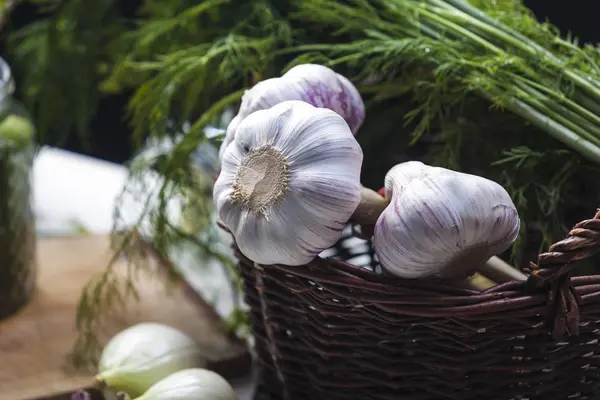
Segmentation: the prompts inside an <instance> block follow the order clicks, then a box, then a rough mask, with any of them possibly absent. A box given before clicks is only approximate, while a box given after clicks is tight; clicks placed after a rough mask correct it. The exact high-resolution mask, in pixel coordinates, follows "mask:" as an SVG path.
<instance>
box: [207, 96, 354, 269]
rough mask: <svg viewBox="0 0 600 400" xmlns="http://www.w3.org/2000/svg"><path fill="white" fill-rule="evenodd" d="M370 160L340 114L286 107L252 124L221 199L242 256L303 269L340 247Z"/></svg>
mask: <svg viewBox="0 0 600 400" xmlns="http://www.w3.org/2000/svg"><path fill="white" fill-rule="evenodd" d="M362 160H363V153H362V150H361V148H360V146H359V144H358V142H357V141H356V139H355V138H354V136H353V135H352V132H351V131H350V128H349V127H348V124H347V123H346V122H345V121H344V119H343V118H342V117H341V116H340V115H339V114H337V113H335V112H333V111H331V110H329V109H326V108H317V107H314V106H312V105H310V104H308V103H306V102H303V101H285V102H282V103H279V104H277V105H275V106H273V107H271V108H269V109H265V110H259V111H256V112H254V113H252V114H251V115H249V116H248V117H246V118H244V120H243V121H242V122H240V124H239V125H238V127H237V133H236V135H235V137H234V139H233V141H232V142H231V144H230V145H229V146H228V147H227V150H226V151H225V152H224V154H223V162H222V165H221V173H220V175H219V178H218V179H217V181H216V183H215V186H214V192H213V198H214V202H215V205H216V211H217V215H218V217H219V218H220V220H221V221H222V222H223V224H224V225H225V226H226V227H227V228H228V229H229V231H230V232H231V233H232V235H233V236H234V238H235V241H236V243H237V246H238V247H239V249H240V250H241V252H242V253H243V254H244V255H245V256H246V257H248V258H250V259H251V260H252V261H254V262H257V263H259V264H284V265H301V264H306V263H308V262H310V261H311V260H312V259H314V258H315V257H316V256H317V255H318V254H319V253H321V252H322V251H323V250H325V249H326V248H328V247H330V246H332V245H333V244H334V243H335V242H336V241H337V240H338V239H339V237H340V235H341V233H342V230H343V229H344V227H345V226H346V223H347V222H348V220H349V219H350V217H351V216H352V214H353V212H354V211H355V210H356V208H357V206H358V204H359V202H360V200H361V185H360V171H361V166H362Z"/></svg>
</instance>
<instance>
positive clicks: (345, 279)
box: [218, 209, 600, 339]
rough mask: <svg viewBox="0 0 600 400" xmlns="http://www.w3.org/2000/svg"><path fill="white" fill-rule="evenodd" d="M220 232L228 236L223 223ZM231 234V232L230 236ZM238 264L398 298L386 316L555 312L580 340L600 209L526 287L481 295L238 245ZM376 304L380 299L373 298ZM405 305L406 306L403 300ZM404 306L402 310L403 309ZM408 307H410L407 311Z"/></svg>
mask: <svg viewBox="0 0 600 400" xmlns="http://www.w3.org/2000/svg"><path fill="white" fill-rule="evenodd" d="M218 224H219V226H221V227H222V228H223V229H224V230H226V231H227V232H229V230H228V229H227V227H226V226H225V225H224V224H223V223H222V222H221V221H218ZM229 233H230V234H231V232H229ZM232 238H233V242H234V244H233V247H234V250H235V253H236V256H237V257H238V258H239V259H242V260H245V262H247V263H251V265H253V266H254V267H255V268H257V269H260V270H264V271H265V272H268V271H273V272H274V273H270V274H268V278H269V279H272V280H277V273H276V272H281V273H284V274H288V275H290V274H291V275H294V276H297V277H300V278H302V279H305V280H307V281H308V282H309V283H310V282H318V284H319V285H322V286H324V285H327V288H328V290H330V291H336V290H337V291H340V295H341V296H345V297H350V298H351V297H352V296H353V294H352V293H349V292H351V291H352V290H356V291H361V292H362V294H361V295H362V297H359V298H357V300H359V301H360V300H361V299H362V300H367V299H368V297H369V296H377V302H378V303H379V307H386V306H385V300H382V297H383V296H390V298H393V299H394V301H393V303H394V305H393V306H390V308H389V309H387V310H386V311H397V312H398V313H402V314H405V315H413V316H422V317H440V318H452V317H458V316H460V317H469V316H475V315H477V316H481V315H483V314H489V315H490V317H492V318H501V317H502V315H503V314H504V313H506V312H510V313H511V315H513V316H514V313H515V312H519V311H520V310H522V311H523V312H524V313H527V312H530V311H531V310H532V309H533V308H534V307H540V306H542V307H543V306H544V305H545V306H546V307H548V309H551V312H549V313H548V314H549V315H550V316H551V318H550V319H552V321H551V322H549V325H550V326H551V329H552V331H553V335H554V337H555V338H557V339H560V338H562V337H563V335H564V334H566V333H568V334H578V324H579V304H581V303H583V302H585V301H586V300H587V299H591V298H596V297H598V296H600V275H589V276H581V277H572V276H571V272H572V270H573V268H574V267H575V265H576V264H577V261H580V260H583V259H585V258H588V257H591V256H592V255H594V254H595V253H597V252H598V251H600V209H599V210H598V211H597V213H596V214H595V216H594V217H593V218H592V219H588V220H584V221H582V222H579V223H578V224H576V225H575V226H574V227H573V229H571V231H570V232H569V234H568V235H567V237H566V238H565V239H563V240H561V241H559V242H557V243H555V244H554V245H552V246H551V247H550V249H549V251H548V252H545V253H542V254H540V255H539V257H538V261H537V263H533V262H532V263H531V265H530V267H529V268H527V269H526V270H525V272H526V273H527V275H528V279H527V280H526V281H515V280H513V281H509V282H506V283H500V284H498V285H496V286H493V287H491V288H489V289H487V290H485V291H482V292H477V291H474V290H470V289H464V288H461V287H457V286H453V285H451V284H449V283H448V282H444V281H441V280H438V281H435V280H430V279H427V280H418V279H402V278H399V277H393V276H388V275H383V274H379V273H377V272H374V271H370V270H367V269H365V268H361V267H359V266H355V265H352V264H349V263H346V262H344V261H340V260H334V259H323V258H321V257H318V256H317V257H316V258H315V259H313V260H312V261H311V262H309V263H308V264H305V265H300V266H286V265H260V264H257V263H254V262H253V261H252V260H250V259H249V258H247V257H245V256H244V255H243V253H242V252H241V251H240V249H239V248H238V247H237V246H236V244H235V238H234V237H233V235H232ZM373 298H375V297H373ZM404 298H405V299H406V301H405V302H404V301H403V299H404ZM399 304H400V305H399ZM404 304H406V306H404Z"/></svg>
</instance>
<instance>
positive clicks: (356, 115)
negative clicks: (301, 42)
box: [219, 64, 365, 159]
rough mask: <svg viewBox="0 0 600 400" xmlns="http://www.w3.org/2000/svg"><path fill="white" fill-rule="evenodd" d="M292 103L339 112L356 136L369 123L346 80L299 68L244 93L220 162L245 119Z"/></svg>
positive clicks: (320, 68) (323, 69)
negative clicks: (292, 101) (363, 124)
mask: <svg viewBox="0 0 600 400" xmlns="http://www.w3.org/2000/svg"><path fill="white" fill-rule="evenodd" d="M288 100H301V101H305V102H307V103H309V104H311V105H313V106H315V107H318V108H327V109H330V110H333V111H335V112H336V113H338V114H339V115H341V116H342V117H343V118H344V120H345V121H346V123H347V124H348V126H349V127H350V130H351V131H352V133H353V134H356V132H357V131H358V129H359V128H360V126H361V125H362V122H363V120H364V119H365V105H364V103H363V100H362V97H361V96H360V94H359V92H358V90H357V89H356V87H355V86H354V85H353V84H352V83H351V82H350V81H349V80H348V79H347V78H346V77H344V76H342V75H340V74H338V73H336V72H335V71H333V70H332V69H330V68H328V67H325V66H323V65H318V64H302V65H297V66H295V67H293V68H291V69H290V70H289V71H288V72H286V73H285V74H284V75H283V76H281V77H279V78H270V79H265V80H264V81H261V82H258V83H257V84H256V85H254V86H253V87H252V88H251V89H249V90H247V91H246V92H245V93H244V95H243V96H242V101H241V104H240V109H239V111H238V113H237V115H236V116H235V117H234V118H233V120H232V121H231V122H230V123H229V125H228V126H227V131H226V134H225V138H224V140H223V143H222V144H221V148H220V149H219V158H220V159H222V157H223V153H224V152H225V149H226V148H227V146H228V145H229V143H231V141H232V140H233V137H234V135H235V131H236V129H237V126H238V125H239V123H240V122H241V121H242V120H243V119H244V118H246V117H247V116H248V115H250V114H252V113H253V112H255V111H259V110H266V109H269V108H271V107H273V106H274V105H276V104H279V103H281V102H284V101H288Z"/></svg>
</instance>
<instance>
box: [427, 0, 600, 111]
mask: <svg viewBox="0 0 600 400" xmlns="http://www.w3.org/2000/svg"><path fill="white" fill-rule="evenodd" d="M433 1H434V2H436V3H439V2H440V1H441V0H433ZM447 1H448V0H447ZM454 2H458V1H457V0H454ZM438 12H439V13H440V14H442V15H443V16H444V17H446V18H448V19H453V20H454V21H456V22H458V23H470V24H472V25H474V26H476V27H477V28H479V29H482V30H483V31H485V32H488V33H490V34H492V35H494V36H495V37H497V38H498V39H500V40H502V41H504V42H505V43H506V44H510V45H512V46H514V47H515V48H517V49H519V50H521V51H524V52H526V53H528V54H529V55H532V56H536V57H539V56H543V57H544V58H545V60H546V61H548V62H550V63H551V64H553V66H554V67H555V68H556V69H557V70H559V71H564V73H565V75H566V76H567V77H569V78H570V79H571V80H572V81H573V82H575V83H576V84H578V85H579V86H580V87H581V88H582V89H584V90H586V91H587V92H588V94H590V95H592V96H593V97H595V98H596V99H598V100H600V87H599V86H597V85H596V84H595V82H594V79H593V78H591V77H589V79H588V78H585V77H582V76H581V75H579V74H578V73H576V72H574V71H573V70H572V69H571V68H569V67H568V66H567V65H566V64H565V63H564V62H563V61H562V60H560V59H559V58H558V57H556V56H555V55H554V54H552V53H551V52H550V51H548V50H546V49H544V48H543V47H541V46H539V45H537V44H536V43H535V42H533V41H531V40H529V39H527V38H526V37H525V36H523V35H518V34H517V35H515V34H516V32H511V30H509V29H508V28H506V29H500V28H498V26H499V25H501V24H500V23H499V22H496V23H494V24H493V25H491V24H490V23H489V22H488V21H482V20H481V19H478V18H474V17H473V16H472V15H469V14H467V13H465V12H463V11H461V10H459V9H456V8H455V9H454V10H453V11H451V10H442V9H440V10H439V11H438ZM488 18H489V17H488Z"/></svg>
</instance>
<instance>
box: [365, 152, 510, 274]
mask: <svg viewBox="0 0 600 400" xmlns="http://www.w3.org/2000/svg"><path fill="white" fill-rule="evenodd" d="M385 195H386V198H387V199H388V200H390V204H389V206H388V207H387V208H386V209H385V210H384V211H383V213H382V214H381V216H380V217H379V219H378V220H377V223H376V225H375V232H374V236H373V245H374V247H375V251H376V253H377V256H378V257H379V260H380V261H381V265H382V267H383V268H384V270H386V271H388V272H390V273H392V274H394V275H397V276H399V277H402V278H427V277H438V278H465V277H467V276H469V275H471V274H473V273H474V272H475V271H476V270H477V268H479V267H481V266H482V265H483V264H484V263H485V262H486V261H487V260H489V259H490V258H491V257H492V256H494V255H496V254H500V253H502V252H504V251H505V250H507V249H508V248H509V247H510V246H511V245H512V244H513V243H514V242H515V240H516V239H517V235H518V233H519V226H520V221H519V214H518V212H517V209H516V207H515V205H514V204H513V202H512V200H511V198H510V196H509V194H508V193H507V192H506V190H505V189H504V188H503V187H502V186H500V185H499V184H498V183H496V182H493V181H491V180H489V179H486V178H482V177H480V176H476V175H469V174H465V173H460V172H456V171H451V170H448V169H444V168H438V167H431V166H427V165H425V164H423V163H421V162H418V161H410V162H405V163H402V164H398V165H396V166H395V167H393V168H392V169H391V170H390V171H389V172H388V173H387V175H386V177H385Z"/></svg>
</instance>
